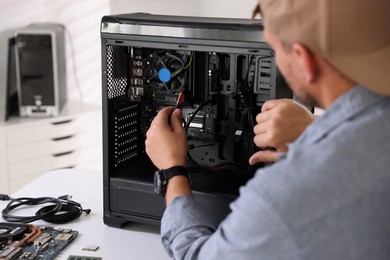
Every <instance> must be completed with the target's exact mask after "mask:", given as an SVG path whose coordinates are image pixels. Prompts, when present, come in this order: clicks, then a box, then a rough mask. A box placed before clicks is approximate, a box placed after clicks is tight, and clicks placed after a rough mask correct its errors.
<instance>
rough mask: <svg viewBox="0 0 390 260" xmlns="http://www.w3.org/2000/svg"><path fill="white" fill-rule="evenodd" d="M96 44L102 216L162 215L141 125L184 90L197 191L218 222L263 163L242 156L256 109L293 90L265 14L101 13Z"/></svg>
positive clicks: (136, 218) (117, 219)
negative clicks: (269, 39)
mask: <svg viewBox="0 0 390 260" xmlns="http://www.w3.org/2000/svg"><path fill="white" fill-rule="evenodd" d="M101 43H102V75H103V76H102V81H103V82H102V87H103V92H102V98H103V104H102V105H103V189H104V222H105V223H106V224H107V225H110V226H122V225H125V224H127V223H129V222H140V223H147V224H156V225H158V224H159V223H160V220H161V217H162V214H163V212H164V209H165V203H164V199H163V198H161V197H160V196H158V195H156V194H155V193H154V191H153V174H154V172H155V170H156V168H155V167H154V166H153V164H152V163H151V161H150V159H149V158H148V156H147V155H146V153H145V149H144V148H145V147H144V141H145V133H146V131H147V129H148V127H149V125H150V123H151V121H152V119H153V117H154V116H155V115H156V113H157V112H158V111H159V110H160V109H162V108H163V107H166V106H172V105H175V103H176V102H177V100H178V98H179V93H180V92H182V93H183V95H182V97H181V100H180V102H181V104H182V109H183V127H185V128H186V131H187V135H188V140H189V153H188V166H189V171H190V178H191V182H192V188H193V190H194V196H195V199H196V201H197V202H198V203H199V206H200V207H201V208H202V209H204V212H205V213H206V214H207V215H208V216H209V218H210V220H211V221H212V222H214V223H215V224H218V223H219V222H220V221H221V220H222V219H223V218H224V217H225V216H226V215H227V214H228V213H229V212H230V209H229V204H230V202H232V201H233V200H234V199H235V198H236V197H237V195H238V190H239V187H240V186H241V185H243V184H244V183H245V182H246V181H247V180H248V179H250V178H251V177H252V176H253V174H254V172H255V170H256V168H258V167H264V165H263V164H258V165H256V166H255V167H250V166H249V165H248V158H249V157H250V155H251V154H252V153H253V152H254V151H256V149H257V148H256V147H255V146H254V144H253V126H254V124H255V116H256V114H257V113H258V112H260V111H261V106H262V105H263V103H264V102H265V101H266V100H269V99H274V98H282V97H286V98H292V93H291V91H290V90H289V88H288V86H287V85H286V83H285V81H284V79H283V77H282V76H281V75H280V74H279V72H278V70H277V68H276V64H275V59H274V51H273V50H272V49H271V48H270V47H269V45H267V44H266V43H265V41H264V38H263V33H262V24H261V22H260V21H255V20H249V19H248V20H245V19H222V18H201V17H181V16H161V15H151V14H143V13H136V14H123V15H113V16H105V17H103V19H102V24H101ZM162 72H164V73H165V74H164V73H162ZM167 75H168V76H167ZM183 96H184V99H183ZM161 152H162V153H163V152H164V151H161Z"/></svg>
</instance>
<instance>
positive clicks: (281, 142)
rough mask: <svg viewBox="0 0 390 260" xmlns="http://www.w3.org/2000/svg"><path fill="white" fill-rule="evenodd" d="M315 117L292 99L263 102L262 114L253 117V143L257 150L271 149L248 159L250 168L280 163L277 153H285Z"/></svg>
mask: <svg viewBox="0 0 390 260" xmlns="http://www.w3.org/2000/svg"><path fill="white" fill-rule="evenodd" d="M315 118H316V116H315V115H313V114H312V113H311V112H310V111H309V110H307V109H306V108H305V107H304V106H302V105H301V104H299V103H297V102H295V101H294V100H292V99H275V100H269V101H267V102H265V103H264V105H263V107H262V112H261V113H260V114H258V115H257V116H256V122H257V125H256V126H255V127H254V133H255V138H254V142H255V144H256V146H258V147H260V148H270V147H272V148H273V149H271V150H269V149H266V150H264V151H259V152H256V153H255V154H253V155H252V156H251V157H250V158H249V163H250V164H251V165H253V164H255V163H257V162H275V161H277V160H279V156H278V154H279V153H285V152H287V150H288V147H287V144H288V143H291V142H293V141H295V140H296V139H297V138H298V137H299V136H300V135H301V133H302V132H303V131H304V130H305V129H306V127H307V126H308V125H309V124H311V123H312V122H313V121H314V120H315Z"/></svg>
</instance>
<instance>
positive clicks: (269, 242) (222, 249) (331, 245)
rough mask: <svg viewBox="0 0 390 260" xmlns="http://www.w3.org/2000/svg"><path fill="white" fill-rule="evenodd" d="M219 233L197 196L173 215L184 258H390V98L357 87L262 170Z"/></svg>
mask: <svg viewBox="0 0 390 260" xmlns="http://www.w3.org/2000/svg"><path fill="white" fill-rule="evenodd" d="M231 209H232V212H231V214H229V215H228V216H227V217H226V219H225V220H224V221H223V222H222V223H221V224H220V225H219V226H218V228H216V229H215V228H214V227H213V226H212V225H211V224H210V223H209V221H208V220H207V218H205V217H204V216H203V214H202V212H201V211H200V210H199V209H198V208H197V204H196V202H195V201H194V199H193V198H191V197H184V196H183V197H177V198H175V199H174V200H173V201H172V202H171V204H170V205H169V206H168V207H167V209H166V211H165V213H164V216H163V219H162V225H161V233H162V241H163V244H164V246H165V247H166V249H167V251H168V253H169V254H170V255H171V256H173V257H174V258H175V259H235V260H237V259H267V260H269V259H307V260H309V259H310V260H312V259H316V260H321V259H343V260H348V259H351V260H352V259H353V260H356V259H364V260H367V259H390V97H385V96H381V95H377V94H374V93H373V92H370V91H368V90H366V89H365V88H362V87H360V86H355V87H354V88H353V89H352V90H350V91H349V92H348V93H346V94H344V95H343V96H341V97H340V98H338V99H337V100H336V102H334V103H333V104H332V106H331V107H330V108H329V109H328V110H327V111H326V113H325V114H324V115H322V116H321V117H320V118H319V119H317V120H316V121H315V122H314V123H313V124H311V125H310V126H309V127H308V128H307V129H306V131H305V132H304V133H303V134H302V135H301V136H300V138H299V139H298V140H297V141H296V142H294V143H293V144H291V145H290V146H289V152H288V154H286V156H285V157H284V159H282V160H281V161H280V162H278V163H275V164H273V165H272V166H270V167H267V168H263V169H260V170H258V171H257V173H256V175H255V176H254V177H253V178H252V179H251V180H250V181H249V182H248V183H247V185H245V187H242V188H241V189H240V196H239V197H238V198H237V200H236V201H234V202H233V203H232V204H231Z"/></svg>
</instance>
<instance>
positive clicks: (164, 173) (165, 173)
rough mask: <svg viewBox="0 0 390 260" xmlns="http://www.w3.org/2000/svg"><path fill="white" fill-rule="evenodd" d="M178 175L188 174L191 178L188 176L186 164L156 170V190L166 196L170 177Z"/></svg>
mask: <svg viewBox="0 0 390 260" xmlns="http://www.w3.org/2000/svg"><path fill="white" fill-rule="evenodd" d="M178 175H182V176H186V177H187V178H188V180H189V179H190V178H189V177H188V173H187V168H186V167H184V166H173V167H171V168H168V169H165V170H158V171H156V172H155V173H154V192H156V193H157V194H160V195H161V196H163V197H164V196H165V193H166V191H167V185H168V181H169V179H170V178H172V177H173V176H178Z"/></svg>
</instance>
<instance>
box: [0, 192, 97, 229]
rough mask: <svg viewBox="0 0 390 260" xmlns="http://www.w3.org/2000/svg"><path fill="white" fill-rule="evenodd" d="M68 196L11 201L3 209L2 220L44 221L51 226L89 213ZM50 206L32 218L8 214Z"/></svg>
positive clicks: (41, 209)
mask: <svg viewBox="0 0 390 260" xmlns="http://www.w3.org/2000/svg"><path fill="white" fill-rule="evenodd" d="M70 198H71V197H70V196H68V195H64V196H60V197H58V198H53V197H38V198H17V199H12V200H11V201H10V202H9V203H8V205H7V206H6V207H5V208H4V209H3V211H2V216H3V219H4V220H6V221H8V222H22V223H30V222H33V221H36V220H40V219H42V220H44V221H46V222H49V223H53V224H64V223H68V222H70V221H72V220H75V219H77V218H79V217H80V215H81V214H82V213H83V212H85V213H86V214H87V215H88V214H89V213H91V210H90V209H83V208H82V207H81V205H80V204H79V203H77V202H75V201H73V200H70ZM42 204H50V205H48V206H44V207H42V208H40V209H39V210H38V211H37V212H36V213H35V215H34V216H17V215H12V214H10V212H11V211H13V210H15V209H16V208H19V207H22V206H37V205H42Z"/></svg>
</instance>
